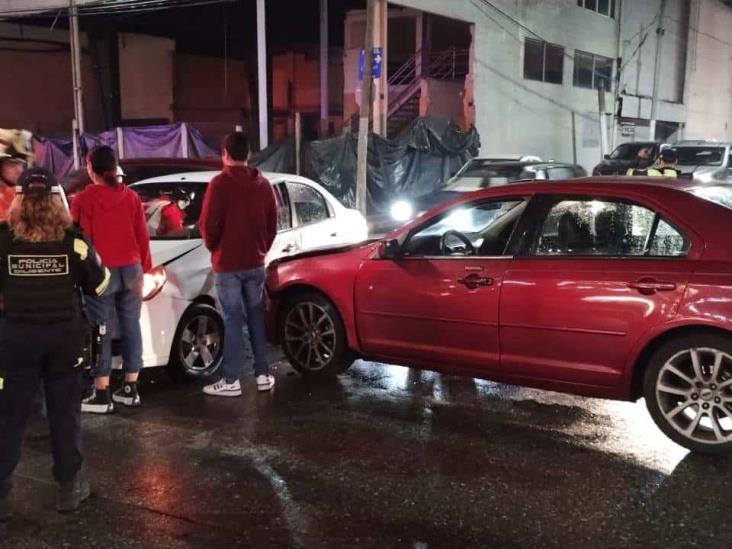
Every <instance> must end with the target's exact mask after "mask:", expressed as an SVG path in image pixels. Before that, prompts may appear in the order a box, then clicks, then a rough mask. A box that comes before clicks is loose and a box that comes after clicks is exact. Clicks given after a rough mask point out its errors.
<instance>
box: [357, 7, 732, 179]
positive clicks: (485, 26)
mask: <svg viewBox="0 0 732 549" xmlns="http://www.w3.org/2000/svg"><path fill="white" fill-rule="evenodd" d="M662 5H663V9H661V8H662ZM389 6H390V8H391V9H392V10H393V7H395V6H401V7H405V8H410V9H411V10H414V13H417V14H418V13H425V14H433V15H438V16H440V17H444V18H449V19H452V20H455V21H462V22H463V23H465V24H467V25H469V26H470V32H471V35H472V41H471V44H470V60H469V63H470V67H469V69H468V71H467V75H466V76H465V81H464V84H463V89H464V97H465V101H464V105H465V109H464V111H463V114H462V115H463V123H464V122H465V121H472V120H474V121H475V125H476V127H477V128H478V130H479V132H480V135H481V139H482V143H483V151H482V152H483V153H484V154H498V153H532V154H538V155H540V156H542V157H544V158H553V159H557V160H559V159H561V160H570V161H571V160H573V159H574V160H576V161H577V162H578V163H580V164H583V165H584V166H585V167H588V168H589V167H591V166H592V165H594V164H596V163H597V162H598V161H599V160H600V159H601V156H602V149H601V142H602V139H601V138H602V135H601V131H600V128H601V124H600V116H599V109H598V92H597V87H599V83H600V82H603V84H604V85H605V86H606V87H607V89H608V92H607V93H606V94H605V95H606V108H605V112H606V113H607V114H606V122H607V124H606V125H607V135H606V137H605V150H606V151H608V150H609V149H611V148H612V146H613V145H614V144H617V143H620V142H623V141H630V140H640V139H647V138H649V132H650V118H651V114H652V112H651V111H652V103H653V101H652V97H653V91H654V81H655V82H656V83H657V84H656V89H657V94H656V96H657V98H658V101H657V104H656V113H655V114H656V119H657V121H658V122H657V124H656V131H655V137H656V138H657V139H659V140H671V141H673V140H676V139H679V138H687V139H696V138H699V139H701V138H708V139H729V138H731V137H732V89H731V87H732V37H730V35H729V29H730V28H732V26H731V25H732V8H731V7H730V5H729V3H725V2H722V1H720V0H665V1H663V0H644V1H642V2H641V1H630V0H542V1H536V0H513V1H509V0H490V1H489V0H451V1H450V2H445V1H443V0H394V1H393V2H390V3H389ZM391 20H392V16H390V17H389V18H388V21H389V22H391ZM418 20H419V19H418V17H415V24H416V25H418V24H419V22H418ZM659 23H660V25H659ZM659 27H660V29H661V32H660V33H659V32H657V31H658V29H659ZM387 36H391V34H390V33H388V32H387ZM659 37H660V39H661V40H662V42H661V47H660V50H659V53H658V57H657V47H656V45H657V41H658V40H659ZM346 47H347V51H346V53H345V55H346V61H345V70H346V98H345V100H344V105H345V106H344V110H345V111H346V114H348V108H347V107H348V105H349V103H350V102H349V98H348V95H349V76H348V74H349V70H350V71H351V74H353V72H352V71H353V68H352V67H353V61H352V60H349V58H348V55H349V52H348V44H346ZM388 51H389V48H388V47H387V52H388ZM387 55H390V53H387ZM349 67H350V69H349ZM656 67H658V72H657V74H656V70H655V69H656ZM387 78H388V77H387ZM453 93H454V92H453ZM471 96H472V97H473V98H474V99H472V100H470V97H471ZM472 109H474V111H473V110H472ZM421 112H422V113H423V112H424V110H422V111H421ZM434 114H439V112H435V113H434ZM615 115H617V116H615Z"/></svg>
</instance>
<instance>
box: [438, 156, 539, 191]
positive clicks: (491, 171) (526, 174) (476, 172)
mask: <svg viewBox="0 0 732 549" xmlns="http://www.w3.org/2000/svg"><path fill="white" fill-rule="evenodd" d="M535 178H536V172H534V171H533V170H531V169H529V168H526V167H524V166H521V165H518V166H515V165H514V166H496V165H491V164H490V163H484V164H482V165H481V166H476V167H475V168H471V169H469V170H466V171H464V172H463V173H461V174H459V175H458V176H456V177H455V178H454V179H453V180H452V181H450V182H449V183H448V184H447V187H445V189H446V190H448V191H460V192H464V191H474V190H477V189H487V188H489V187H499V186H501V185H505V184H506V183H511V182H512V181H518V180H520V179H535Z"/></svg>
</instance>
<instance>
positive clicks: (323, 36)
mask: <svg viewBox="0 0 732 549" xmlns="http://www.w3.org/2000/svg"><path fill="white" fill-rule="evenodd" d="M329 61H330V59H329V56H328V0H320V137H321V139H324V138H325V137H327V136H328V122H329V119H330V113H329V112H328V111H329V104H328V102H329V99H330V95H329V93H328V91H329V90H328V81H329V78H328V63H329Z"/></svg>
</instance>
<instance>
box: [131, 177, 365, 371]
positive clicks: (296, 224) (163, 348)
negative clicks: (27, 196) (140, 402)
mask: <svg viewBox="0 0 732 549" xmlns="http://www.w3.org/2000/svg"><path fill="white" fill-rule="evenodd" d="M216 174H217V172H196V173H185V174H176V175H168V176H164V177H157V178H154V179H148V180H145V181H141V182H139V183H136V184H134V185H131V186H130V188H131V189H133V190H134V191H136V192H137V193H138V194H139V195H140V197H141V198H142V201H143V205H144V206H145V211H146V216H147V219H148V228H149V230H150V236H151V243H150V248H151V252H152V259H153V265H154V268H153V270H152V272H150V273H148V274H146V275H145V287H144V290H143V293H144V299H145V301H144V303H143V307H142V318H141V324H142V339H143V364H144V366H145V367H153V366H166V365H167V366H169V367H170V368H171V373H173V374H174V375H176V374H186V375H189V376H207V375H210V374H211V373H213V372H214V371H215V370H216V369H217V368H218V367H219V365H220V363H221V358H222V350H223V349H222V343H223V337H224V326H223V322H222V319H221V317H220V315H219V313H218V311H217V309H216V300H215V288H214V282H213V273H212V271H211V256H210V254H209V252H208V250H206V248H205V246H204V245H203V241H202V240H201V236H200V233H199V231H198V217H199V215H200V212H201V206H202V203H203V195H204V193H205V191H206V186H207V185H208V182H209V181H210V180H211V179H212V178H213V177H214V176H215V175H216ZM264 176H265V177H266V178H267V179H268V180H269V181H270V182H271V183H272V185H273V186H274V189H275V193H276V195H277V201H278V233H277V237H276V238H275V241H274V244H273V246H272V249H271V251H270V253H269V255H268V256H267V261H268V262H269V261H272V260H273V259H277V258H280V257H283V256H287V255H292V254H296V253H301V252H305V251H309V250H314V249H317V248H322V247H326V246H334V245H335V246H337V245H348V244H355V243H358V242H361V241H363V240H365V239H366V238H367V235H368V227H367V223H366V220H365V219H364V217H363V216H362V215H361V213H359V212H358V211H356V210H350V209H348V208H345V207H344V206H343V205H342V204H341V203H340V202H338V200H336V198H335V197H334V196H333V195H331V194H330V193H329V192H328V191H326V190H325V189H324V188H323V187H321V186H320V185H318V184H317V183H315V182H314V181H311V180H309V179H306V178H304V177H299V176H295V175H286V174H276V173H265V174H264ZM168 208H170V209H172V210H167V209H168Z"/></svg>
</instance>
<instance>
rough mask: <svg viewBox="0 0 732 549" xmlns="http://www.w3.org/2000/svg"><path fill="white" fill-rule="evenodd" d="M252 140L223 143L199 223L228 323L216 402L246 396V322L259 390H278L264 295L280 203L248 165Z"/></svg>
mask: <svg viewBox="0 0 732 549" xmlns="http://www.w3.org/2000/svg"><path fill="white" fill-rule="evenodd" d="M248 157H249V140H248V139H247V137H246V135H245V134H243V133H242V132H234V133H232V134H229V135H228V136H227V137H226V138H225V139H224V142H223V146H222V159H223V163H224V170H223V171H222V172H221V173H220V174H219V175H217V176H216V177H214V178H213V180H211V183H209V185H208V188H207V189H206V195H205V196H204V198H203V207H202V210H201V216H200V219H199V227H200V229H201V235H202V236H203V240H204V242H205V244H206V247H207V248H208V249H209V250H210V251H211V263H212V266H213V271H214V281H215V285H216V296H217V299H218V301H219V308H220V310H221V313H222V316H223V319H224V328H225V334H226V336H225V337H224V362H223V365H222V373H223V376H222V378H221V379H220V380H219V381H217V382H216V383H214V384H212V385H208V386H207V387H204V389H203V391H204V393H206V394H208V395H213V396H228V397H234V396H240V395H241V394H242V392H241V384H240V382H239V369H240V367H241V366H242V364H243V362H244V357H243V341H242V332H243V328H244V318H246V322H247V326H248V328H249V338H250V341H251V343H252V350H253V352H254V374H255V376H256V379H257V388H258V389H259V390H260V391H269V390H270V389H272V387H274V377H273V376H272V375H270V371H269V364H268V362H267V336H266V332H265V322H264V310H263V303H262V297H263V291H264V278H265V270H264V258H265V256H266V255H267V252H268V251H269V249H270V248H271V247H272V243H273V242H274V239H275V236H276V235H277V205H276V204H277V202H276V198H275V193H274V189H273V188H272V184H271V183H270V182H269V181H267V180H266V179H265V178H264V177H263V176H262V174H261V172H260V171H259V170H257V169H256V168H253V167H250V166H249V165H247V158H248Z"/></svg>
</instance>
